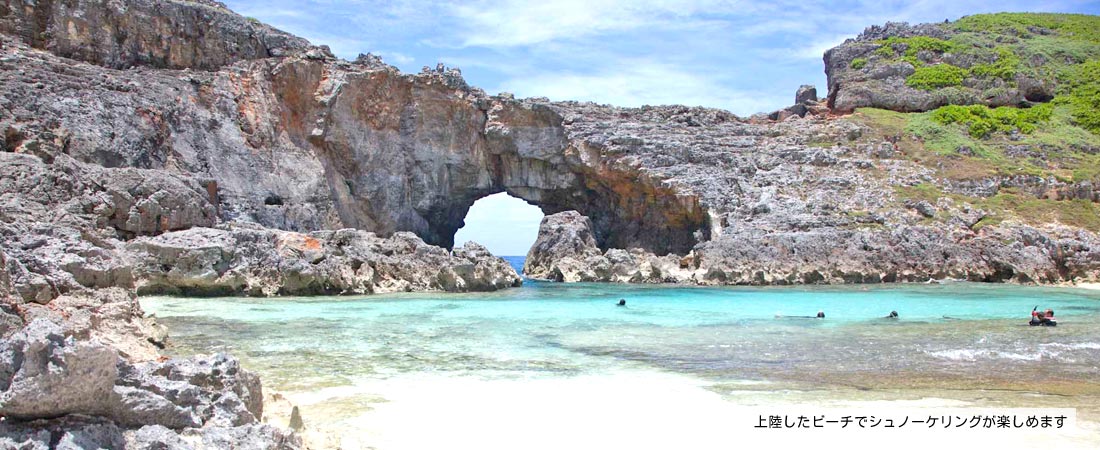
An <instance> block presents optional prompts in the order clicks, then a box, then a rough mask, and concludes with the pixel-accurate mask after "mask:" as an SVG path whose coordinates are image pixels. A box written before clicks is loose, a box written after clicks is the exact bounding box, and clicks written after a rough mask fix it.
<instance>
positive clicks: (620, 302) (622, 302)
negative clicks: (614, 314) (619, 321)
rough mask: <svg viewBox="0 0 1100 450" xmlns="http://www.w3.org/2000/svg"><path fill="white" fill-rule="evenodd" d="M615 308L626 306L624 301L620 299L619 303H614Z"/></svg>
mask: <svg viewBox="0 0 1100 450" xmlns="http://www.w3.org/2000/svg"><path fill="white" fill-rule="evenodd" d="M615 306H626V299H625V298H620V299H619V303H616V304H615Z"/></svg>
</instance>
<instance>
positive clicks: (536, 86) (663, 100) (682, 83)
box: [499, 60, 793, 115]
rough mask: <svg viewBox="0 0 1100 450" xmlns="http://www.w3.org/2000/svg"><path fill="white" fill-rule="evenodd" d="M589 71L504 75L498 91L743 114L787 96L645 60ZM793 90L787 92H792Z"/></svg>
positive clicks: (709, 73)
mask: <svg viewBox="0 0 1100 450" xmlns="http://www.w3.org/2000/svg"><path fill="white" fill-rule="evenodd" d="M609 66H612V67H607V68H603V69H602V70H600V71H597V72H594V73H576V72H568V71H546V72H541V73H536V74H527V75H525V76H520V77H516V78H512V79H509V80H507V81H505V82H504V83H502V84H501V86H500V89H499V90H501V91H508V92H513V93H515V94H517V95H518V96H521V97H534V96H544V97H549V98H551V99H553V100H582V101H584V100H591V101H595V102H598V103H607V104H611V105H616V106H642V105H674V104H676V105H688V106H708V107H714V108H723V109H728V110H730V111H732V112H734V113H736V114H741V115H748V114H752V113H755V112H760V111H764V110H767V109H769V108H771V109H775V108H777V107H776V106H775V105H784V104H785V103H784V102H786V103H789V102H790V101H789V99H786V98H784V99H782V100H780V99H777V98H768V97H766V96H762V95H761V94H760V93H759V92H752V91H740V90H737V89H734V88H732V87H731V83H729V82H728V81H726V80H723V79H722V78H721V74H720V73H716V71H707V70H692V69H691V68H682V67H677V66H673V65H669V64H664V63H661V62H656V61H648V60H618V61H615V62H613V63H612V64H609ZM792 92H793V91H792Z"/></svg>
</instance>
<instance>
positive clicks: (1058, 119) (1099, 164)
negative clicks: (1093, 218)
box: [852, 105, 1100, 183]
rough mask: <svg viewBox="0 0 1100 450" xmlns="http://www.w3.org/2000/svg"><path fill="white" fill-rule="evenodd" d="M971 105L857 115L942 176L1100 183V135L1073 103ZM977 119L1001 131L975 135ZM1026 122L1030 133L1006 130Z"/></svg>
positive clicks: (907, 155)
mask: <svg viewBox="0 0 1100 450" xmlns="http://www.w3.org/2000/svg"><path fill="white" fill-rule="evenodd" d="M971 108H972V107H970V106H960V107H944V108H940V109H938V110H936V111H931V112H925V113H900V112H895V111H888V110H882V109H872V108H860V109H859V110H857V113H858V114H856V115H855V116H852V120H855V121H858V122H860V123H863V124H864V125H866V126H868V127H871V128H873V129H874V130H876V131H877V133H867V134H866V135H867V136H868V137H870V138H871V139H875V140H877V142H881V140H882V139H884V138H885V139H888V140H890V141H892V142H896V144H897V146H898V149H899V150H901V151H902V153H903V155H904V157H905V158H907V159H910V160H912V161H915V162H917V163H920V164H922V165H925V166H927V167H930V168H934V169H935V170H936V171H937V173H938V176H940V177H944V178H949V179H954V180H967V179H981V178H987V177H991V176H997V175H1004V176H1013V175H1035V176H1042V177H1054V178H1056V179H1059V180H1062V181H1073V182H1080V181H1092V182H1094V183H1100V152H1098V151H1097V150H1098V149H1100V135H1097V134H1094V133H1091V132H1089V131H1086V130H1085V129H1083V128H1081V127H1079V126H1077V125H1075V123H1074V119H1073V116H1072V114H1071V111H1070V107H1069V106H1068V105H1039V106H1036V107H1034V108H1031V109H1020V110H1016V109H1013V108H995V109H994V108H986V107H985V106H979V107H973V108H974V111H972V110H971ZM998 110H1001V111H1003V112H1000V111H998ZM972 116H976V118H974V117H972ZM971 120H975V121H981V122H986V121H988V122H989V123H990V125H991V126H993V127H994V128H995V129H996V130H995V131H991V132H989V133H987V134H985V135H984V136H980V137H975V135H974V134H972V133H971V126H970V124H969V121H971ZM990 125H980V126H979V127H982V126H990ZM1021 125H1023V128H1025V130H1026V131H1029V132H1030V133H1029V134H1021V135H1016V136H1012V135H1010V134H1008V133H1005V132H1004V131H1012V130H1013V129H1019V127H1020V126H1021ZM1013 127H1015V128H1013ZM1025 130H1021V131H1025ZM1013 149H1016V150H1013ZM1021 149H1022V150H1021Z"/></svg>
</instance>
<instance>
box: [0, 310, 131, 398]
mask: <svg viewBox="0 0 1100 450" xmlns="http://www.w3.org/2000/svg"><path fill="white" fill-rule="evenodd" d="M117 362H118V354H117V353H116V352H115V351H114V350H112V349H110V348H108V347H105V346H103V345H97V344H93V343H89V342H79V343H78V342H76V341H74V340H73V339H72V338H71V337H70V338H66V337H65V336H64V335H63V334H62V332H61V327H60V326H58V325H57V324H54V323H53V322H50V321H48V320H45V319H37V320H34V321H32V322H31V323H30V324H28V325H27V327H26V328H24V329H23V330H22V331H21V332H19V333H16V334H15V335H14V336H12V337H10V338H8V339H6V340H4V341H3V342H0V390H2V392H0V414H2V415H3V416H4V417H7V418H11V419H21V420H31V419H40V418H52V417H57V416H62V415H65V414H76V413H81V414H90V415H98V414H101V413H106V412H107V410H108V409H109V406H108V405H107V404H105V403H106V402H107V400H106V399H107V398H109V397H110V396H111V395H112V389H113V388H114V383H115V380H116V379H117V378H118V370H117V368H116V364H117Z"/></svg>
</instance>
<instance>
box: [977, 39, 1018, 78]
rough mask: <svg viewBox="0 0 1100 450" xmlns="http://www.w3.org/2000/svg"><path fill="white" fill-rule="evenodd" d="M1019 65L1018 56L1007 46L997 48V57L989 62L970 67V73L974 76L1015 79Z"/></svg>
mask: <svg viewBox="0 0 1100 450" xmlns="http://www.w3.org/2000/svg"><path fill="white" fill-rule="evenodd" d="M1019 67H1020V57H1019V56H1016V54H1015V53H1013V52H1012V50H1010V49H1008V48H1004V47H1001V48H998V49H997V59H996V60H995V61H993V62H992V63H990V64H977V65H975V66H974V67H971V68H970V73H971V74H972V75H974V76H976V77H983V78H1000V79H1002V80H1005V81H1012V80H1015V79H1016V71H1017V70H1018V69H1019Z"/></svg>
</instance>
